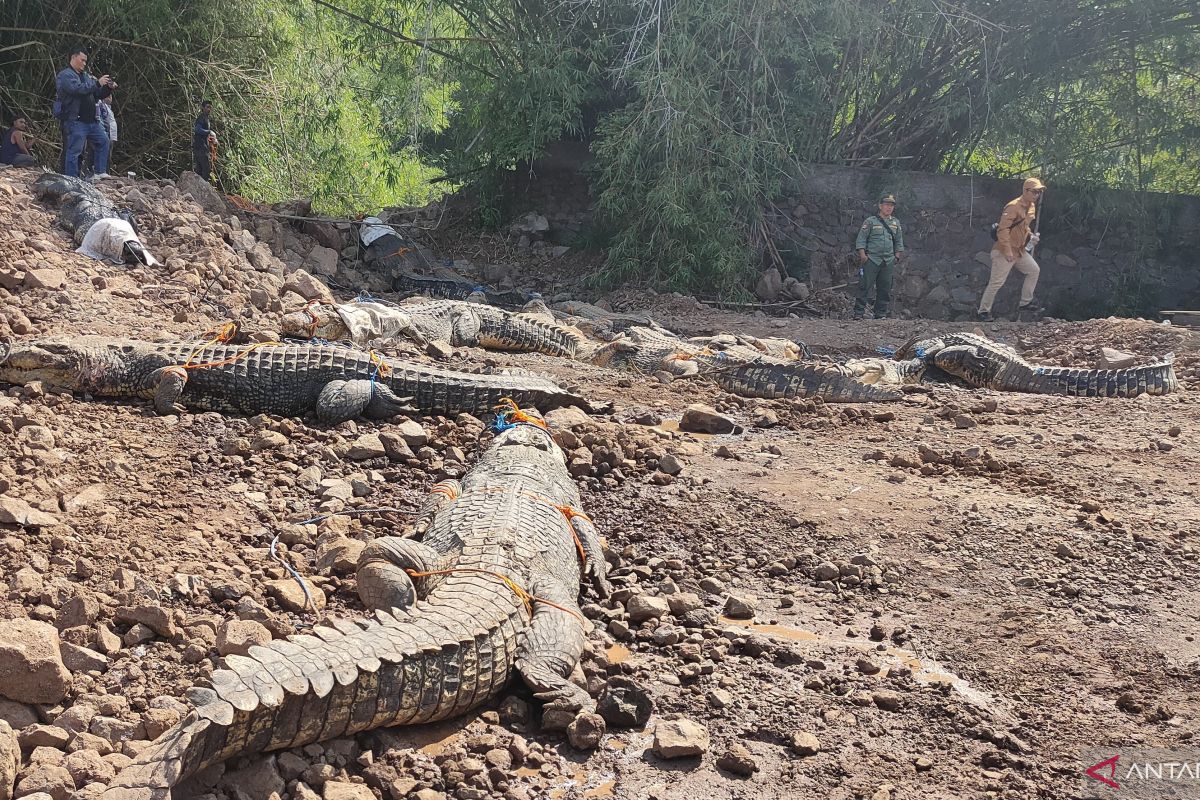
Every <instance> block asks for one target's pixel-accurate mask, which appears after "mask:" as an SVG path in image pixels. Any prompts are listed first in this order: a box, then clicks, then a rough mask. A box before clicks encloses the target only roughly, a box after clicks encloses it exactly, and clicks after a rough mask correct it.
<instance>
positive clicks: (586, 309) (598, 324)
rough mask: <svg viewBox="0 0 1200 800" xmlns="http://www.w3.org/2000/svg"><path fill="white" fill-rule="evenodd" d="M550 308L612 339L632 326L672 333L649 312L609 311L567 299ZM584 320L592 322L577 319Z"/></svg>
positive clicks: (601, 336)
mask: <svg viewBox="0 0 1200 800" xmlns="http://www.w3.org/2000/svg"><path fill="white" fill-rule="evenodd" d="M550 308H551V309H552V310H553V311H555V312H557V313H556V316H560V317H565V318H567V321H569V322H571V323H573V324H575V325H576V327H579V328H582V329H584V330H587V331H588V332H590V333H595V334H596V335H597V336H598V337H600V338H606V339H611V338H612V335H613V334H617V333H624V332H626V331H628V330H629V329H630V328H633V327H639V328H651V329H653V330H657V331H661V332H663V333H670V332H669V331H668V330H667V329H666V328H664V327H663V326H661V325H659V324H658V323H657V322H655V321H654V320H653V319H651V318H650V315H649V314H643V313H641V312H637V311H633V312H626V311H609V310H608V309H605V308H601V307H600V306H594V305H592V304H591V303H584V302H581V301H579V300H567V301H564V302H561V303H554V304H553V305H551V306H550ZM572 318H575V319H579V320H584V321H586V323H590V324H586V325H584V324H580V323H577V322H575V319H572Z"/></svg>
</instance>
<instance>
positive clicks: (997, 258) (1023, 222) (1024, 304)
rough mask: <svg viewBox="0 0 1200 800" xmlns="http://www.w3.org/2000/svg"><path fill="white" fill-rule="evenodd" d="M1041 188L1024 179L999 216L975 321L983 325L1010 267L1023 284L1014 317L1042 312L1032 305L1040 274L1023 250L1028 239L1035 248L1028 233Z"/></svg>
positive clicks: (1032, 180)
mask: <svg viewBox="0 0 1200 800" xmlns="http://www.w3.org/2000/svg"><path fill="white" fill-rule="evenodd" d="M1045 188H1046V187H1045V185H1043V184H1042V182H1041V181H1040V180H1038V179H1037V178H1026V180H1025V184H1024V185H1023V186H1022V187H1021V196H1020V197H1018V198H1017V199H1015V200H1012V201H1010V202H1009V203H1008V205H1006V206H1004V212H1003V213H1002V214H1001V215H1000V225H999V228H998V229H997V230H996V244H994V245H992V277H991V280H989V281H988V285H987V288H986V289H984V290H983V297H982V298H981V299H980V301H979V319H981V320H983V321H984V322H991V320H992V303H993V302H995V300H996V293H997V292H999V291H1000V288H1001V287H1002V286H1004V282H1005V281H1006V280H1008V274H1009V273H1010V272H1012V270H1013V268H1014V267H1015V268H1016V270H1017V272H1020V273H1021V274H1022V275H1024V276H1025V282H1024V283H1022V284H1021V303H1020V305H1019V306H1017V313H1018V314H1020V313H1021V312H1022V311H1030V312H1033V313H1038V312H1040V311H1042V307H1041V306H1039V305H1037V304H1035V303H1034V302H1033V290H1034V289H1036V288H1037V282H1038V274H1039V273H1040V271H1041V270H1040V268H1039V267H1038V263H1037V262H1036V261H1034V260H1033V255H1032V254H1031V253H1029V252H1028V251H1027V250H1026V249H1025V246H1026V245H1027V244H1029V243H1030V240H1031V239H1032V241H1033V243H1034V244H1037V239H1036V238H1034V236H1035V234H1033V233H1032V229H1033V221H1034V219H1035V218H1036V217H1037V213H1038V207H1037V206H1038V203H1039V202H1040V201H1041V199H1042V192H1043V191H1044V190H1045Z"/></svg>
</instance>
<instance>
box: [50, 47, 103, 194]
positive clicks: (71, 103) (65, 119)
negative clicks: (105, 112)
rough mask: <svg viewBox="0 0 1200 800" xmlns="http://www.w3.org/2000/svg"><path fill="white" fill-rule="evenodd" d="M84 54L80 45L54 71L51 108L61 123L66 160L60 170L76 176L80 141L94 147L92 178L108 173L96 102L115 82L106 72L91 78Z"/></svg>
mask: <svg viewBox="0 0 1200 800" xmlns="http://www.w3.org/2000/svg"><path fill="white" fill-rule="evenodd" d="M87 63H88V53H87V51H86V50H84V49H82V48H76V49H75V50H72V51H71V63H70V65H69V66H68V67H66V68H65V69H63V70H62V72H60V73H58V77H57V78H56V79H55V82H54V85H55V90H56V94H57V97H56V101H55V108H56V109H57V112H56V113H57V116H58V118H59V120H60V121H61V122H62V126H63V140H64V141H65V142H66V148H65V150H66V159H65V163H64V164H63V173H64V174H66V175H70V176H72V177H76V178H77V177H79V156H80V155H81V154H82V153H83V147H84V144H85V143H87V142H90V143H91V145H92V147H93V148H94V149H95V153H96V157H95V165H96V177H98V178H104V177H107V176H108V132H107V131H105V130H104V128H103V126H101V124H100V122H99V121H98V120H97V119H96V102H97V101H99V100H103V99H104V98H105V97H108V96H109V95H110V94H112V92H113V89H116V88H117V82H116V81H114V80H113V79H112V78H111V77H110V76H108V75H101V76H100V78H99V79H96V78H93V77H92V76H91V75H89V74H88V73H87V72H86V71H85V70H86V69H87Z"/></svg>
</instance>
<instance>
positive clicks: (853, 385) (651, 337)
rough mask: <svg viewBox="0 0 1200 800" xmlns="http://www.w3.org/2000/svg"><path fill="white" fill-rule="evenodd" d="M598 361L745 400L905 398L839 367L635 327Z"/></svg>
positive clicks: (599, 354) (595, 357)
mask: <svg viewBox="0 0 1200 800" xmlns="http://www.w3.org/2000/svg"><path fill="white" fill-rule="evenodd" d="M592 362H593V363H595V364H597V365H599V366H603V367H609V368H625V369H633V370H636V371H640V372H657V371H660V370H662V371H666V372H669V373H672V374H674V375H679V376H690V375H695V376H697V377H702V378H704V379H706V380H710V381H712V382H713V383H715V384H716V385H717V386H720V387H721V388H722V389H724V390H725V391H727V392H731V393H733V394H737V395H741V396H743V397H764V398H788V399H794V398H802V397H820V398H822V399H823V400H825V401H826V402H831V403H862V402H871V401H884V400H897V399H899V398H900V397H901V396H902V395H901V393H900V392H899V391H898V390H895V389H884V388H881V387H877V386H871V385H868V384H867V383H864V382H862V381H859V380H856V379H855V378H854V376H853V375H851V374H848V373H847V372H846V371H844V370H843V369H842V368H840V367H839V366H838V365H836V364H832V363H825V362H814V361H788V360H783V359H776V358H772V357H770V356H767V355H763V354H762V353H760V352H759V351H758V350H757V349H755V348H751V347H746V346H744V345H734V346H731V347H729V348H727V349H725V350H713V349H711V348H709V347H704V346H700V345H699V344H698V343H695V342H688V341H685V340H683V339H678V338H676V337H674V336H670V335H668V334H665V333H664V332H661V331H657V330H653V329H650V328H641V327H633V328H630V329H629V331H628V333H627V335H626V336H625V337H624V338H621V339H618V340H616V341H614V342H611V343H609V344H607V345H605V346H603V347H601V348H600V349H599V350H597V351H596V353H595V354H594V355H593V356H592Z"/></svg>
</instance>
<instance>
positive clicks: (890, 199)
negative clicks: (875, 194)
mask: <svg viewBox="0 0 1200 800" xmlns="http://www.w3.org/2000/svg"><path fill="white" fill-rule="evenodd" d="M879 203H880V205H882V204H884V203H891V204H892V205H896V195H894V194H885V195H884V196H883V197H880V198H879Z"/></svg>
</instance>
